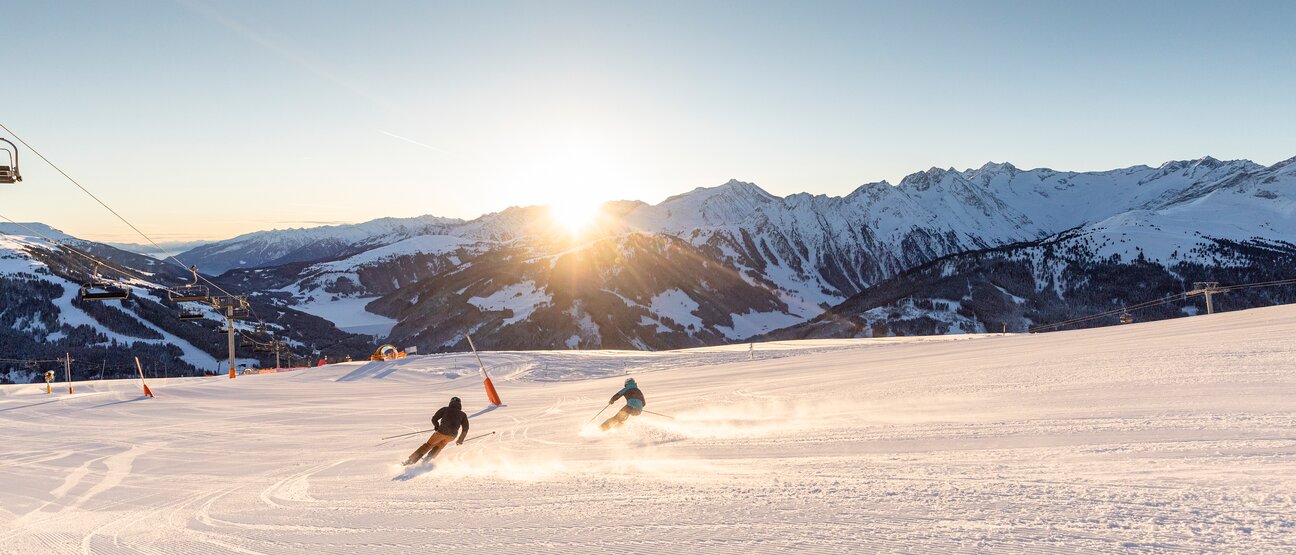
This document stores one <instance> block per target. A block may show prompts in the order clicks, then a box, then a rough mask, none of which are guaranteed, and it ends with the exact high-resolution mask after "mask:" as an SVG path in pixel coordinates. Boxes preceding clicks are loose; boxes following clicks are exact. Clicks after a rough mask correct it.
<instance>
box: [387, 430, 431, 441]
mask: <svg viewBox="0 0 1296 555" xmlns="http://www.w3.org/2000/svg"><path fill="white" fill-rule="evenodd" d="M435 431H436V428H429V429H427V430H419V431H417V432H410V433H408V434H401V435H398V436H387V437H385V438H383V441H386V440H389V439H396V438H398V437H405V436H412V435H414V434H421V433H425V432H435Z"/></svg>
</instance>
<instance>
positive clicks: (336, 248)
mask: <svg viewBox="0 0 1296 555" xmlns="http://www.w3.org/2000/svg"><path fill="white" fill-rule="evenodd" d="M462 223H463V221H462V220H458V219H454V218H441V217H437V216H418V217H415V218H380V219H377V220H372V221H368V222H364V223H360V224H347V225H333V226H322V227H311V228H293V229H276V230H270V231H257V232H253V233H247V234H244V235H240V236H238V237H234V238H233V239H227V240H224V241H217V242H213V243H209V244H206V245H202V246H199V247H197V248H194V249H190V250H188V251H185V252H184V253H183V254H181V255H180V258H181V259H183V260H185V261H186V262H189V263H190V264H194V265H196V266H198V269H199V270H201V271H202V272H204V273H208V274H213V275H214V274H219V273H222V272H224V271H226V270H230V269H233V268H261V267H266V266H275V265H280V264H287V263H291V262H308V261H314V260H330V259H334V258H338V257H341V256H349V255H351V254H355V253H357V252H361V251H363V250H365V249H367V248H376V247H381V246H384V245H388V244H391V243H394V242H397V241H400V240H402V239H408V238H410V237H417V236H420V235H433V234H440V233H445V232H447V231H449V230H450V229H451V228H453V227H454V226H456V225H459V224H462Z"/></svg>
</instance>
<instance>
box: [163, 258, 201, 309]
mask: <svg viewBox="0 0 1296 555" xmlns="http://www.w3.org/2000/svg"><path fill="white" fill-rule="evenodd" d="M189 271H190V272H192V273H193V283H191V284H189V285H181V286H180V287H176V288H175V289H171V290H169V291H167V297H169V298H170V299H171V302H173V303H192V302H205V301H207V299H209V298H211V291H210V290H209V289H207V286H206V285H202V284H199V283H198V268H197V267H195V266H190V267H189Z"/></svg>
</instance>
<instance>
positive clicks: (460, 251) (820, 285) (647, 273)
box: [205, 157, 1296, 349]
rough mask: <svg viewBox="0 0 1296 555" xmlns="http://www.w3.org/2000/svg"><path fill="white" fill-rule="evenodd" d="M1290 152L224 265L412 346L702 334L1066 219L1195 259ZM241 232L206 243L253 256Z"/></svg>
mask: <svg viewBox="0 0 1296 555" xmlns="http://www.w3.org/2000/svg"><path fill="white" fill-rule="evenodd" d="M1294 168H1296V160H1287V161H1284V162H1281V163H1278V164H1275V165H1273V166H1270V167H1264V166H1261V165H1259V164H1255V163H1253V162H1249V161H1245V160H1240V161H1220V160H1216V159H1214V158H1210V157H1206V158H1202V159H1198V160H1190V161H1176V162H1167V163H1165V164H1161V165H1160V166H1157V167H1150V166H1135V167H1131V168H1124V169H1118V170H1111V171H1103V172H1060V171H1054V170H1050V169H1033V170H1021V169H1018V168H1016V167H1014V166H1012V165H1011V164H1006V163H1000V164H995V163H988V164H986V165H984V166H982V167H980V168H977V169H967V170H963V171H959V170H955V169H945V170H942V169H937V168H932V169H929V170H927V171H924V172H919V173H915V174H912V175H910V176H908V177H906V178H904V179H903V180H902V181H901V182H900V183H899V184H897V185H891V184H889V183H886V182H881V183H870V184H866V185H862V186H860V187H859V188H857V189H856V190H855V191H853V192H852V193H850V194H848V195H846V196H842V197H830V196H824V195H810V194H804V193H803V194H795V195H790V196H787V197H779V196H777V195H773V194H770V193H768V192H766V191H764V190H763V189H761V188H760V187H758V186H757V185H754V184H751V183H745V182H740V181H736V180H735V181H730V182H728V183H725V184H723V185H720V186H717V187H709V188H698V189H694V190H692V191H689V192H687V193H684V194H681V195H677V196H674V197H671V198H668V199H666V200H665V201H663V202H661V203H658V204H655V205H649V204H645V203H642V202H632V201H625V202H617V203H609V204H608V205H607V206H606V207H605V209H604V214H603V215H602V217H601V219H600V222H599V226H598V227H597V228H596V229H594V230H591V231H587V233H586V234H585V235H584V236H583V238H582V239H581V240H580V241H579V242H573V241H571V240H569V239H566V238H565V237H564V236H563V235H562V231H561V229H559V226H555V225H554V224H553V222H552V221H551V219H550V218H549V214H548V212H547V211H546V210H545V209H543V208H538V207H529V208H512V209H509V210H505V211H503V212H499V213H495V214H488V215H485V216H482V217H481V218H478V219H475V220H472V221H463V222H454V221H446V220H435V221H436V222H437V226H438V227H437V229H436V230H435V231H434V232H432V233H428V234H423V235H413V236H408V237H406V236H404V235H400V234H390V233H387V234H375V235H372V236H364V237H363V238H361V239H358V240H357V242H356V243H354V245H355V246H354V247H347V248H346V249H344V250H348V251H352V253H351V254H348V255H347V256H339V257H334V258H330V259H327V260H323V261H319V262H317V263H314V264H302V265H300V266H293V267H291V268H289V267H278V268H262V269H257V270H240V271H235V272H231V273H230V274H229V275H227V276H226V278H227V279H230V280H232V283H235V284H236V285H241V286H246V287H249V288H253V289H258V290H262V291H266V292H267V295H272V296H275V297H276V298H277V299H279V301H280V302H283V303H284V304H285V305H290V306H294V307H296V308H299V309H301V310H305V311H307V312H312V313H314V314H317V315H320V316H322V317H325V318H328V319H330V320H333V321H335V322H338V323H339V324H340V325H343V327H344V328H346V329H350V330H352V331H358V332H364V333H376V334H379V335H386V334H387V333H388V330H390V334H391V336H392V337H393V339H395V340H398V341H405V342H408V343H411V344H417V345H419V346H420V347H421V348H423V349H429V348H431V349H442V348H458V347H459V346H461V345H460V343H459V342H461V341H462V339H461V338H460V333H461V332H462V331H464V330H475V331H478V332H479V333H480V334H484V335H486V336H489V337H498V339H499V343H500V347H504V346H508V347H519V348H522V347H555V348H563V347H578V346H579V347H580V348H586V347H624V348H666V347H679V346H687V345H701V344H711V343H717V342H730V341H740V340H743V339H746V338H748V337H752V336H754V335H758V334H762V333H766V332H770V331H773V330H775V329H778V328H782V327H786V326H793V325H796V324H799V323H801V322H805V321H808V320H811V319H813V318H815V317H817V316H819V315H821V314H822V313H823V312H824V311H825V310H826V309H829V308H831V307H833V306H836V305H838V304H840V303H842V302H843V301H845V300H847V299H849V298H851V297H852V296H855V295H858V294H860V293H862V292H864V291H866V290H867V289H869V288H870V287H872V286H874V285H877V284H879V283H881V282H883V281H885V280H887V279H889V278H893V277H895V276H897V275H899V274H901V273H902V272H905V271H908V270H911V269H914V268H917V267H920V266H922V265H923V264H926V263H929V262H931V261H933V260H937V259H940V258H942V257H947V256H951V255H958V254H961V253H970V252H975V251H981V250H984V249H990V248H995V247H1000V246H1004V245H1010V244H1035V243H1039V244H1042V243H1044V242H1047V241H1050V240H1055V238H1056V236H1058V234H1060V233H1063V232H1068V233H1070V234H1071V235H1069V237H1085V238H1086V240H1088V241H1091V242H1092V243H1093V249H1094V250H1093V253H1092V256H1110V255H1111V254H1116V253H1122V254H1123V255H1124V256H1126V257H1127V259H1130V258H1133V257H1134V253H1136V252H1141V253H1143V255H1144V256H1145V257H1146V258H1148V259H1151V260H1155V261H1159V262H1160V263H1163V264H1172V263H1179V262H1183V261H1185V260H1187V259H1189V258H1192V257H1197V258H1200V259H1204V256H1205V255H1203V254H1202V253H1200V252H1197V251H1195V250H1194V249H1198V250H1200V249H1202V248H1205V247H1209V246H1210V245H1212V244H1214V241H1215V240H1216V239H1228V240H1235V241H1243V242H1245V241H1252V240H1255V239H1267V240H1276V241H1285V240H1290V239H1293V238H1296V224H1294V221H1293V218H1292V217H1291V210H1292V198H1293V196H1292V195H1293V193H1292V191H1293V189H1292V187H1293V183H1296V181H1294V180H1293V177H1292V175H1293V171H1296V170H1294ZM417 221H423V220H422V219H420V220H417ZM361 225H362V226H365V225H368V224H361ZM413 227H416V226H412V225H411V226H405V229H409V228H413ZM330 229H331V228H320V229H319V230H317V231H316V232H318V233H325V234H328V233H330ZM311 231H312V230H293V231H291V232H284V233H285V235H284V236H283V237H284V241H285V242H286V243H285V244H288V245H301V244H302V243H301V236H302V235H303V234H305V233H308V232H311ZM278 233H280V232H263V233H262V234H260V235H258V237H259V238H260V239H259V241H260V242H259V245H260V247H259V248H261V249H263V250H264V251H266V252H276V253H278V252H283V251H285V250H287V249H286V248H269V247H268V245H274V244H277V241H276V238H277V237H278V235H277V234H278ZM329 237H330V238H331V237H332V236H331V235H330V236H329ZM375 237H377V238H375ZM240 244H241V243H240V242H239V241H235V242H234V243H216V244H213V245H208V246H207V247H205V248H207V249H212V250H221V251H222V252H225V253H227V254H229V255H231V256H233V257H236V258H237V257H242V258H248V256H246V255H243V254H239V253H240V252H241V251H240ZM371 245H378V246H372V247H370V246H371ZM691 262H696V264H693V265H690V263H691ZM680 268H688V271H686V272H678V271H677V270H679V269H680ZM953 329H954V330H956V331H957V330H958V329H961V328H953Z"/></svg>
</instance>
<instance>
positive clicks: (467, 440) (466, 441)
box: [464, 432, 495, 443]
mask: <svg viewBox="0 0 1296 555" xmlns="http://www.w3.org/2000/svg"><path fill="white" fill-rule="evenodd" d="M493 435H495V432H491V433H489V434H482V435H479V436H473V437H470V438H468V439H465V440H464V443H468V442H469V441H472V440H474V439H481V438H484V437H486V436H493Z"/></svg>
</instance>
